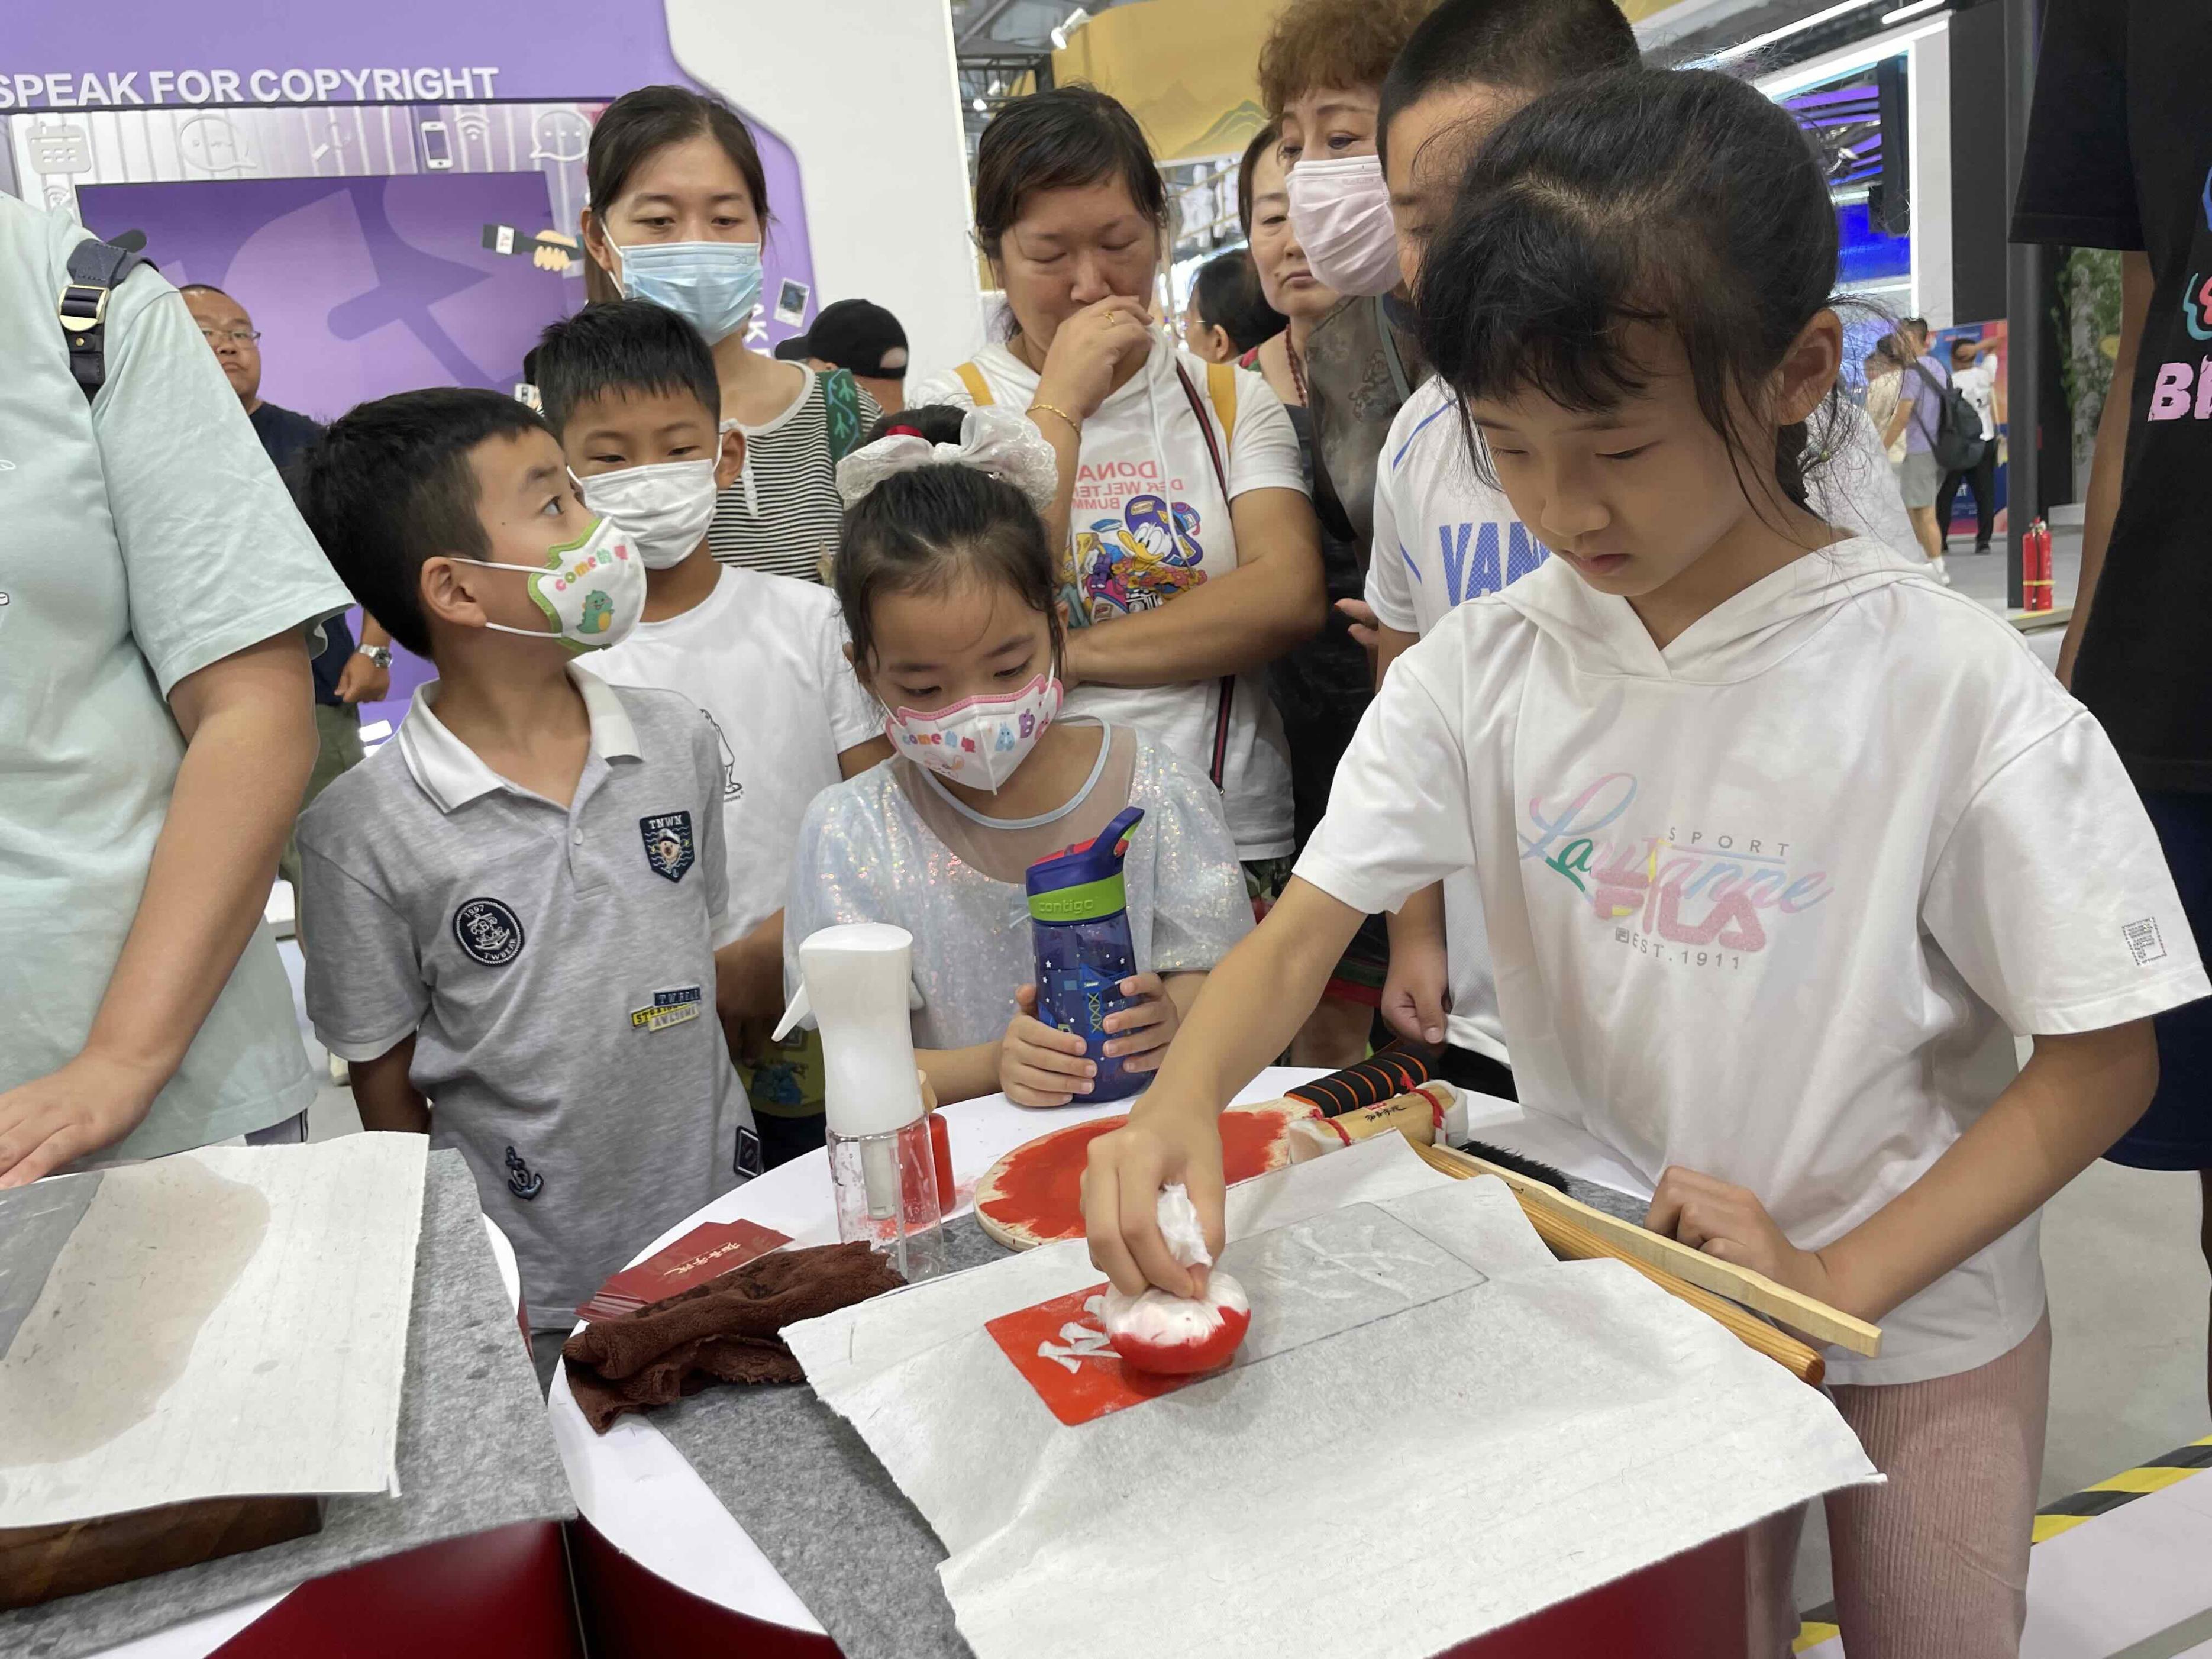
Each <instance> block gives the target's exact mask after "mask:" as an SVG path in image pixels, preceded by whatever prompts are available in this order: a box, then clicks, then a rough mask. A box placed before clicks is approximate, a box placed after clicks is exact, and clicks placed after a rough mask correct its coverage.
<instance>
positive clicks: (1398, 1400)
mask: <svg viewBox="0 0 2212 1659" xmlns="http://www.w3.org/2000/svg"><path fill="white" fill-rule="evenodd" d="M1228 1232H1229V1241H1230V1242H1229V1243H1228V1245H1227V1247H1226V1248H1225V1250H1224V1251H1223V1254H1222V1257H1221V1266H1222V1267H1224V1268H1225V1269H1226V1270H1227V1271H1229V1272H1231V1273H1235V1274H1236V1275H1237V1278H1238V1279H1239V1280H1240V1281H1241V1282H1242V1283H1243V1285H1244V1288H1245V1291H1246V1292H1247V1294H1248V1295H1249V1297H1250V1298H1251V1302H1252V1327H1251V1329H1250V1331H1249V1333H1248V1334H1247V1335H1246V1338H1245V1340H1244V1342H1243V1346H1242V1347H1241V1348H1240V1350H1239V1351H1238V1354H1237V1358H1236V1359H1235V1361H1234V1362H1232V1364H1231V1366H1230V1367H1229V1369H1227V1370H1225V1371H1222V1372H1218V1373H1216V1374H1214V1375H1212V1376H1207V1377H1204V1378H1200V1379H1199V1380H1198V1381H1196V1382H1193V1383H1186V1384H1181V1385H1178V1386H1168V1387H1161V1386H1159V1385H1158V1384H1157V1383H1155V1382H1154V1381H1153V1380H1152V1379H1145V1378H1141V1377H1139V1378H1133V1379H1131V1378H1125V1377H1122V1376H1121V1375H1120V1362H1119V1360H1118V1359H1117V1358H1115V1357H1114V1356H1113V1354H1112V1352H1111V1351H1110V1350H1109V1349H1106V1348H1105V1346H1104V1344H1103V1339H1101V1340H1093V1338H1092V1335H1091V1330H1092V1328H1093V1327H1094V1326H1095V1316H1092V1315H1091V1314H1090V1313H1089V1311H1088V1310H1086V1309H1085V1304H1086V1303H1087V1302H1088V1300H1089V1297H1090V1296H1091V1295H1092V1294H1095V1293H1097V1292H1098V1291H1103V1284H1102V1282H1101V1280H1100V1277H1099V1275H1098V1273H1097V1269H1096V1268H1094V1267H1091V1264H1090V1261H1089V1259H1088V1256H1087V1255H1086V1253H1085V1246H1084V1245H1083V1243H1081V1242H1080V1241H1076V1242H1073V1243H1066V1244H1054V1245H1048V1246H1046V1247H1044V1248H1042V1249H1036V1250H1032V1251H1030V1252H1028V1253H1027V1254H1025V1255H1019V1256H1016V1257H1012V1258H1011V1259H1009V1260H1006V1261H999V1262H994V1263H993V1264H991V1265H990V1266H987V1267H980V1268H977V1269H975V1270H974V1271H972V1272H969V1273H961V1274H958V1275H957V1276H955V1277H952V1278H951V1279H940V1280H936V1281H933V1282H929V1283H926V1284H922V1285H915V1286H914V1287H911V1288H909V1289H908V1290H905V1291H897V1292H894V1293H893V1294H891V1295H890V1296H887V1297H878V1299H876V1300H874V1301H872V1302H868V1303H863V1304H860V1305H859V1306H857V1307H854V1308H848V1309H846V1310H842V1311H841V1312H838V1313H836V1314H833V1315H830V1316H828V1317H826V1318H823V1319H818V1320H811V1321H808V1322H805V1323H804V1324H801V1325H797V1326H793V1327H791V1328H788V1329H787V1330H786V1331H785V1332H784V1333H783V1335H784V1338H785V1340H787V1342H788V1343H789V1344H790V1346H791V1348H792V1351H793V1353H795V1354H796V1355H797V1356H798V1357H799V1361H800V1363H801V1364H804V1365H805V1368H806V1372H807V1376H808V1378H809V1380H810V1381H811V1382H812V1383H813V1384H814V1386H815V1388H816V1389H817V1393H818V1394H819V1395H821V1397H822V1399H823V1401H825V1402H826V1403H828V1404H829V1406H830V1407H832V1408H833V1409H834V1410H836V1412H838V1413H840V1414H842V1416H844V1417H846V1418H847V1419H849V1420H850V1421H851V1422H852V1423H853V1425H854V1427H855V1428H856V1429H857V1430H858V1431H860V1435H861V1437H863V1438H864V1439H865V1440H866V1443H867V1444H868V1447H869V1449H871V1450H872V1452H873V1453H874V1454H875V1455H876V1456H877V1457H878V1459H879V1460H880V1461H881V1462H883V1464H884V1467H885V1468H887V1469H888V1470H889V1471H890V1474H891V1475H892V1477H893V1479H894V1480H896V1481H897V1483H898V1485H899V1486H900V1488H901V1490H902V1491H903V1492H905V1493H906V1495H907V1496H908V1498H910V1499H912V1500H913V1502H914V1504H915V1507H916V1508H917V1509H919V1510H921V1514H922V1516H924V1517H925V1518H926V1519H927V1521H928V1522H929V1523H930V1525H931V1527H932V1528H933V1529H934V1530H935V1532H936V1534H937V1535H938V1537H939V1540H940V1541H942V1543H943V1544H944V1546H945V1550H946V1552H947V1559H946V1560H945V1564H944V1565H943V1566H942V1567H941V1568H940V1569H939V1576H940V1578H941V1580H942V1582H943V1584H944V1587H945V1595H946V1596H947V1598H948V1599H949V1600H950V1601H951V1606H952V1609H953V1613H954V1616H955V1618H956V1619H957V1622H958V1626H959V1629H960V1632H961V1634H962V1635H963V1637H964V1638H966V1639H967V1641H968V1642H969V1645H970V1646H971V1647H973V1648H974V1650H975V1653H976V1655H977V1659H1032V1656H1034V1655H1036V1654H1037V1653H1040V1652H1048V1653H1052V1654H1054V1656H1056V1659H1107V1656H1122V1655H1131V1654H1148V1653H1166V1652H1188V1653H1209V1654H1221V1655H1244V1654H1249V1655H1254V1656H1259V1655H1267V1656H1271V1659H1301V1656H1311V1659H1325V1656H1326V1659H1338V1656H1341V1655H1343V1654H1346V1653H1358V1654H1361V1655H1363V1656H1374V1659H1391V1656H1403V1659H1421V1656H1426V1655H1430V1654H1433V1653H1436V1652H1437V1651H1439V1650H1443V1649H1444V1648H1448V1647H1449V1646H1451V1645H1453V1644H1455V1643H1459V1642H1463V1641H1467V1640H1469V1639H1471V1638H1475V1637H1478V1636H1480V1635H1483V1634H1485V1633H1486V1632H1490V1631H1492V1630H1495V1629H1498V1627H1500V1626H1504V1625H1506V1624H1509V1623H1510V1622H1512V1621H1513V1620H1516V1619H1521V1618H1524V1617H1526V1616H1528V1614H1530V1613H1536V1612H1539V1611H1541V1609H1543V1608H1544V1607H1549V1606H1552V1605H1553V1604H1555V1603H1557V1602H1559V1601H1566V1600H1569V1599H1571V1598H1572V1597H1574V1596H1576V1595H1581V1594H1583V1593H1584V1592H1586V1591H1588V1590H1590V1589H1595V1588H1597V1587H1598V1586H1600V1585H1601V1584H1604V1583H1609V1582H1610V1581H1612V1580H1613V1579H1615V1578H1619V1577H1624V1576H1626V1575H1627V1574H1629V1573H1631V1572H1634V1571H1638V1570H1639V1569H1641V1568H1644V1567H1646V1566H1649V1565H1652V1564H1654V1563H1656V1562H1658V1561H1661V1560H1663V1559H1666V1558H1668V1557H1669V1556H1673V1555H1675V1554H1678V1553H1681V1552H1683V1551H1685V1550H1687V1549H1690V1548H1692V1547H1696V1546H1697V1545H1699V1544H1701V1543H1704V1542H1705V1541H1708V1540H1711V1539H1713V1538H1717V1537H1720V1536H1723V1535H1724V1534H1729V1533H1731V1532H1735V1531H1736V1530H1738V1529H1739V1528H1743V1527H1746V1526H1748V1525H1750V1524H1751V1523H1753V1522H1756V1521H1758V1520H1760V1519H1762V1518H1764V1517H1765V1516H1769V1515H1771V1514H1774V1513H1776V1512H1778V1511H1779V1510H1784V1509H1786V1508H1789V1507H1791V1506H1793V1505H1796V1504H1802V1503H1804V1502H1806V1501H1808V1500H1809V1499H1811V1498H1815V1497H1818V1496H1819V1495H1820V1494H1821V1493H1823V1492H1828V1491H1832V1490H1833V1489H1836V1488H1838V1487H1842V1486H1853V1485H1857V1484H1862V1483H1865V1482H1869V1481H1872V1480H1878V1479H1879V1478H1880V1477H1879V1476H1878V1475H1877V1474H1875V1470H1874V1469H1873V1468H1872V1466H1871V1465H1869V1463H1868V1462H1867V1460H1866V1457H1865V1455H1864V1454H1863V1452H1862V1451H1861V1450H1860V1449H1859V1445H1858V1443H1857V1440H1856V1439H1855V1438H1854V1437H1852V1435H1851V1432H1850V1430H1849V1429H1848V1428H1847V1427H1846V1426H1845V1425H1844V1422H1843V1420H1842V1419H1841V1418H1839V1417H1838V1415H1837V1414H1836V1412H1835V1409H1834V1407H1832V1406H1831V1405H1830V1404H1829V1403H1828V1401H1827V1400H1826V1396H1824V1395H1821V1394H1820V1393H1819V1392H1818V1391H1816V1390H1814V1389H1809V1388H1807V1387H1806V1386H1805V1385H1804V1384H1803V1383H1799V1382H1798V1381H1797V1380H1796V1378H1795V1377H1793V1376H1790V1373H1789V1372H1787V1371H1785V1370H1783V1369H1782V1367H1780V1366H1779V1365H1778V1364H1775V1363H1774V1362H1773V1361H1772V1360H1771V1359H1767V1358H1764V1357H1763V1356H1761V1355H1759V1354H1757V1353H1754V1352H1752V1351H1751V1350H1750V1349H1748V1348H1747V1347H1745V1346H1743V1345H1742V1344H1741V1343H1740V1342H1739V1341H1738V1340H1736V1339H1735V1337H1734V1336H1732V1335H1730V1334H1729V1333H1728V1332H1727V1331H1726V1330H1724V1329H1723V1328H1722V1327H1720V1326H1719V1325H1717V1324H1716V1323H1715V1322H1713V1321H1712V1320H1711V1319H1709V1318H1707V1317H1706V1316H1704V1315H1703V1314H1701V1313H1699V1312H1698V1311H1697V1310H1694V1309H1692V1308H1691V1307H1689V1306H1687V1305H1686V1304H1683V1303H1681V1302H1679V1301H1677V1300H1676V1299H1675V1298H1674V1297H1670V1296H1668V1294H1667V1293H1666V1292H1665V1291H1662V1290H1660V1289H1659V1288H1658V1287H1657V1286H1656V1285H1653V1284H1652V1283H1650V1281H1649V1280H1648V1279H1644V1278H1643V1277H1641V1276H1640V1275H1638V1274H1637V1273H1634V1272H1633V1271H1632V1270H1631V1269H1630V1268H1628V1267H1626V1266H1625V1265H1624V1264H1622V1263H1620V1262H1614V1261H1578V1262H1561V1261H1554V1260H1553V1258H1552V1256H1551V1255H1550V1253H1549V1252H1548V1251H1547V1250H1546V1249H1544V1247H1543V1246H1542V1244H1541V1243H1540V1242H1539V1240H1538V1239H1537V1237H1536V1235H1535V1232H1534V1229H1533V1228H1531V1227H1530V1226H1529V1225H1528V1221H1527V1219H1526V1218H1524V1217H1523V1216H1522V1213H1521V1211H1520V1206H1518V1204H1517V1203H1516V1201H1515V1200H1514V1199H1513V1197H1512V1195H1511V1194H1510V1191H1509V1190H1508V1189H1507V1188H1505V1187H1504V1184H1503V1183H1501V1182H1497V1181H1494V1180H1490V1179H1477V1180H1474V1181H1466V1182H1455V1181H1453V1180H1451V1179H1450V1178H1449V1177H1448V1176H1443V1175H1441V1174H1439V1173H1437V1171H1435V1170H1431V1169H1430V1168H1429V1167H1428V1166H1427V1165H1426V1164H1423V1163H1421V1162H1420V1161H1419V1159H1418V1158H1415V1157H1414V1155H1413V1152H1412V1151H1411V1149H1409V1148H1408V1147H1407V1146H1405V1144H1404V1143H1403V1141H1402V1140H1401V1139H1400V1138H1399V1137H1397V1136H1395V1135H1386V1136H1381V1137H1378V1138H1376V1139H1374V1140H1370V1141H1365V1142H1363V1143H1361V1144H1359V1145H1358V1146H1353V1147H1351V1148H1348V1149H1346V1151H1343V1152H1336V1153H1333V1154H1331V1155H1330V1156H1329V1157H1328V1158H1321V1159H1317V1160H1316V1161H1315V1162H1313V1163H1310V1164H1297V1165H1294V1166H1292V1167H1291V1168H1289V1169H1286V1170H1279V1171H1277V1172H1275V1173H1274V1174H1272V1175H1267V1176H1261V1177H1260V1178H1259V1179H1257V1180H1255V1181H1252V1182H1246V1183H1243V1185H1241V1186H1238V1187H1237V1188H1232V1189H1231V1193H1230V1197H1229V1212H1228ZM1056 1298H1065V1299H1066V1300H1062V1301H1060V1302H1059V1303H1058V1304H1057V1305H1056V1306H1055V1307H1054V1308H1053V1309H1052V1310H1051V1311H1050V1313H1048V1314H1047V1315H1045V1316H1043V1318H1044V1320H1045V1321H1046V1322H1047V1323H1048V1328H1043V1329H1038V1330H1035V1331H1034V1332H1032V1331H1030V1330H1028V1329H1023V1330H1021V1331H1020V1332H1019V1334H1018V1338H1017V1339H1016V1340H1018V1346H1020V1347H1021V1348H1022V1349H1023V1350H1024V1354H1023V1357H1022V1358H1020V1359H1019V1360H1018V1359H1017V1357H1016V1356H1015V1354H1014V1353H1013V1352H1010V1350H1009V1349H1008V1347H1007V1346H1006V1341H1007V1340H1009V1339H1008V1332H1009V1331H1010V1329H1012V1328H1014V1327H1015V1326H1017V1325H1018V1324H1019V1320H1018V1319H1017V1318H1014V1317H1012V1316H1028V1317H1030V1319H1031V1320H1032V1322H1035V1321H1036V1318H1037V1315H1036V1310H1039V1309H1040V1308H1042V1307H1043V1305H1044V1304H1054V1302H1055V1299H1056ZM1061 1314H1066V1315H1067V1317H1066V1318H1060V1317H1058V1316H1060V1315H1061ZM994 1325H995V1326H996V1327H997V1329H996V1330H995V1331H994V1329H993V1327H994ZM1032 1334H1034V1336H1035V1339H1036V1349H1037V1350H1038V1351H1039V1352H1036V1353H1030V1352H1027V1349H1028V1346H1029V1343H1028V1338H1029V1337H1030V1335H1032ZM1063 1378H1064V1379H1066V1380H1065V1381H1062V1380H1061V1379H1063ZM1071 1399H1074V1400H1076V1401H1077V1402H1078V1406H1079V1409H1073V1410H1071V1409H1070V1408H1069V1403H1068V1402H1069V1401H1070V1400H1071ZM1102 1399H1103V1400H1106V1401H1109V1403H1107V1404H1106V1405H1104V1406H1103V1408H1099V1407H1098V1402H1099V1401H1101V1400H1102ZM1070 1416H1073V1418H1075V1419H1077V1420H1075V1421H1074V1422H1073V1423H1072V1424H1071V1423H1070V1422H1068V1421H1066V1420H1064V1419H1066V1418H1068V1417H1070ZM1348 1517H1349V1518H1350V1519H1348ZM1355 1521H1356V1528H1355V1530H1356V1531H1357V1533H1358V1535H1359V1536H1361V1537H1364V1538H1368V1539H1370V1540H1372V1539H1377V1538H1387V1539H1388V1540H1389V1549H1388V1550H1387V1551H1385V1552H1383V1553H1381V1554H1380V1555H1377V1556H1376V1558H1375V1565H1374V1570H1372V1571H1369V1570H1367V1569H1366V1568H1364V1567H1362V1566H1361V1565H1360V1562H1361V1560H1362V1558H1361V1556H1360V1555H1359V1553H1358V1552H1357V1551H1347V1550H1346V1548H1345V1547H1344V1546H1345V1539H1346V1536H1347V1534H1346V1527H1347V1525H1352V1524H1353V1523H1354V1522H1355ZM1317 1564H1319V1565H1317ZM1409 1586H1413V1587H1415V1589H1416V1592H1417V1593H1409V1590H1408V1587H1409Z"/></svg>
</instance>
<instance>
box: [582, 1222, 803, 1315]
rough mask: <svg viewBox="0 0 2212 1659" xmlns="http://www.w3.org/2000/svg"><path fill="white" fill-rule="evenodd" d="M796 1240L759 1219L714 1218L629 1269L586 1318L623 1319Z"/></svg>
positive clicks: (587, 1309)
mask: <svg viewBox="0 0 2212 1659" xmlns="http://www.w3.org/2000/svg"><path fill="white" fill-rule="evenodd" d="M788 1243H791V1238H790V1236H789V1235H788V1234H786V1233H780V1232H778V1231H775V1229H774V1228H773V1227H763V1226H762V1225H760V1223H758V1222H757V1221H744V1220H738V1221H709V1222H708V1223H706V1224H705V1225H702V1226H698V1227H694V1228H693V1229H692V1230H691V1231H690V1232H688V1233H686V1234H684V1237H681V1238H679V1239H678V1240H677V1241H676V1242H675V1243H673V1244H671V1245H670V1246H669V1247H668V1248H667V1249H665V1250H661V1251H659V1252H657V1253H656V1254H654V1255H650V1256H647V1258H646V1259H645V1260H644V1261H641V1262H639V1263H638V1264H637V1266H635V1267H625V1268H623V1271H622V1272H620V1273H617V1274H616V1275H615V1276H614V1277H613V1278H612V1279H609V1280H607V1282H606V1283H605V1284H604V1285H600V1286H599V1291H598V1293H597V1294H596V1295H594V1296H593V1297H592V1299H591V1301H589V1302H588V1303H586V1304H585V1305H584V1306H583V1307H582V1308H581V1309H580V1310H578V1311H579V1313H580V1316H582V1317H583V1318H584V1319H585V1320H586V1321H591V1320H599V1319H618V1318H620V1317H621V1316H623V1314H626V1313H629V1312H632V1311H634V1310H636V1309H639V1308H642V1307H644V1306H645V1305H646V1304H648V1303H653V1302H659V1301H660V1300H662V1299H663V1298H664V1297H671V1296H674V1295H675V1294H676V1293H677V1292H678V1291H688V1290H690V1288H691V1287H692V1286H693V1285H703V1284H705V1283H706V1282H707V1281H708V1279H713V1278H714V1277H715V1276H716V1275H717V1274H720V1273H727V1272H729V1271H730V1269H731V1268H732V1267H744V1265H745V1263H746V1262H748V1261H751V1260H753V1258H754V1257H756V1256H763V1255H767V1254H768V1253H769V1251H770V1250H773V1249H776V1248H778V1247H779V1246H781V1245H784V1244H788Z"/></svg>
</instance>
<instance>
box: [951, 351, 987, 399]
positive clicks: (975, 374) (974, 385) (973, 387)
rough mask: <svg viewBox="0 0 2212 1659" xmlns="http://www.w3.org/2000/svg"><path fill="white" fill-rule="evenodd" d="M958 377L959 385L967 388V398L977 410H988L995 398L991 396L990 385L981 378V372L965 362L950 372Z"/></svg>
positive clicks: (973, 365) (970, 363) (972, 364)
mask: <svg viewBox="0 0 2212 1659" xmlns="http://www.w3.org/2000/svg"><path fill="white" fill-rule="evenodd" d="M952 372H953V373H954V374H957V375H958V376H959V377H960V384H961V385H963V386H966V387H967V388H968V396H969V399H970V400H971V401H972V402H973V403H974V404H975V407H976V408H978V409H988V408H989V407H990V406H991V405H992V404H994V403H995V402H996V401H997V399H996V398H993V397H992V396H991V383H990V382H989V381H988V380H985V379H984V378H983V371H982V370H981V369H980V368H976V367H975V364H974V363H972V362H966V363H963V364H961V365H960V367H959V368H956V369H954V370H953V371H952Z"/></svg>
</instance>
